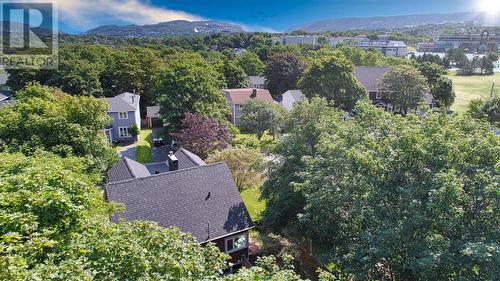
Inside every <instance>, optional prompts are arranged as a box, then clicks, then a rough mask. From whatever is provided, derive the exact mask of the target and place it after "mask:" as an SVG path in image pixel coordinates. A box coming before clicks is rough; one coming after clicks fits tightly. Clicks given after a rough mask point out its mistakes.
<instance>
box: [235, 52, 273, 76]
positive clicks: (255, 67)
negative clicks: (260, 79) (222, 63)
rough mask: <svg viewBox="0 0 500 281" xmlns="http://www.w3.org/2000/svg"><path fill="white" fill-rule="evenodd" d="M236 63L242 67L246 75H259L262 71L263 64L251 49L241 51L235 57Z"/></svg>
mask: <svg viewBox="0 0 500 281" xmlns="http://www.w3.org/2000/svg"><path fill="white" fill-rule="evenodd" d="M236 63H237V64H238V65H239V66H240V67H241V68H243V70H244V71H245V73H246V75H248V76H259V75H262V73H264V69H265V67H266V66H265V65H264V63H263V62H262V61H261V60H260V58H259V56H257V55H256V54H255V53H253V52H251V51H246V52H243V53H242V54H241V55H240V56H239V57H238V58H237V59H236Z"/></svg>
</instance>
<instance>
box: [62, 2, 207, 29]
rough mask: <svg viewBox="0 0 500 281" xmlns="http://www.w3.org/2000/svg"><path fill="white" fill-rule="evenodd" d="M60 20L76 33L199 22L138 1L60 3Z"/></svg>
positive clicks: (183, 13)
mask: <svg viewBox="0 0 500 281" xmlns="http://www.w3.org/2000/svg"><path fill="white" fill-rule="evenodd" d="M58 9H59V20H61V21H62V22H64V23H65V24H66V25H69V26H71V27H73V28H75V29H80V30H86V29H90V28H94V27H97V26H99V25H102V24H110V23H112V22H116V21H117V20H118V21H120V22H125V23H129V24H138V25H144V24H154V23H159V22H165V21H172V20H188V21H193V20H201V19H202V18H201V17H198V16H196V15H191V14H189V13H185V12H182V11H175V10H169V9H166V8H161V7H155V6H153V5H151V4H150V3H149V2H144V1H140V0H106V1H99V0H59V1H58Z"/></svg>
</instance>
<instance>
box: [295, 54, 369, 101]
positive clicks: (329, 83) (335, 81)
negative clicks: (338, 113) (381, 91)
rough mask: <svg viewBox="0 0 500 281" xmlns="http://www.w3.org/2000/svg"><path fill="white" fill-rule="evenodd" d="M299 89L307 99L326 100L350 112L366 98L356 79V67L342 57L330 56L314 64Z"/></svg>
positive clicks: (301, 81) (305, 74)
mask: <svg viewBox="0 0 500 281" xmlns="http://www.w3.org/2000/svg"><path fill="white" fill-rule="evenodd" d="M299 87H300V88H301V89H302V92H303V93H304V95H305V96H306V97H307V98H312V97H314V96H317V97H323V98H326V99H327V100H328V101H331V102H332V103H333V105H334V106H335V107H337V108H340V109H343V110H346V111H350V110H352V109H353V107H354V105H355V104H356V102H358V100H360V99H362V98H363V97H365V96H366V92H365V89H364V88H363V87H362V86H361V85H360V84H359V82H358V81H357V80H356V77H354V65H353V64H352V63H351V62H349V61H348V60H346V59H344V58H343V57H341V56H330V57H326V58H324V59H322V60H318V61H315V62H313V63H312V64H311V65H310V66H309V68H308V69H307V70H306V72H305V73H304V77H303V78H302V80H300V82H299Z"/></svg>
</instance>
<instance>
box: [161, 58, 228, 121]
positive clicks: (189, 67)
mask: <svg viewBox="0 0 500 281" xmlns="http://www.w3.org/2000/svg"><path fill="white" fill-rule="evenodd" d="M223 85H224V79H223V78H222V77H221V76H220V75H219V74H218V73H217V71H216V70H215V69H214V68H213V67H212V66H211V65H209V64H208V63H207V62H206V61H205V60H204V59H203V58H202V57H201V56H200V55H198V54H194V53H181V54H174V55H172V56H171V57H170V58H169V60H168V63H167V65H166V66H165V68H164V69H162V70H161V71H160V73H158V75H157V77H156V84H155V93H156V98H155V100H156V101H157V103H158V104H159V105H160V115H161V117H162V118H163V119H164V120H165V121H166V122H167V123H170V124H171V125H177V124H179V121H180V119H181V118H182V117H183V116H184V114H185V113H188V112H192V113H193V112H197V113H201V114H204V115H207V116H210V117H215V118H217V119H218V120H220V121H222V120H225V119H227V118H226V117H227V116H228V114H229V107H228V105H227V103H226V99H225V98H224V95H223V93H222V90H221V89H222V86H223Z"/></svg>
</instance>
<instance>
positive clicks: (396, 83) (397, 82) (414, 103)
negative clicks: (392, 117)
mask: <svg viewBox="0 0 500 281" xmlns="http://www.w3.org/2000/svg"><path fill="white" fill-rule="evenodd" d="M377 87H378V88H379V89H383V91H384V92H385V93H386V94H385V96H386V97H387V98H388V99H389V100H390V101H391V103H392V104H394V105H396V106H399V107H400V108H401V112H403V114H406V113H408V111H410V110H414V109H417V107H418V105H419V104H420V103H422V99H423V97H424V95H425V93H426V92H428V91H429V88H428V86H427V82H426V80H425V77H424V76H422V74H421V73H420V72H419V71H418V69H416V68H414V67H412V66H408V65H402V66H398V67H394V68H393V69H392V70H390V71H389V72H387V73H386V74H384V76H383V77H382V78H381V79H380V81H379V82H378V84H377Z"/></svg>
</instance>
